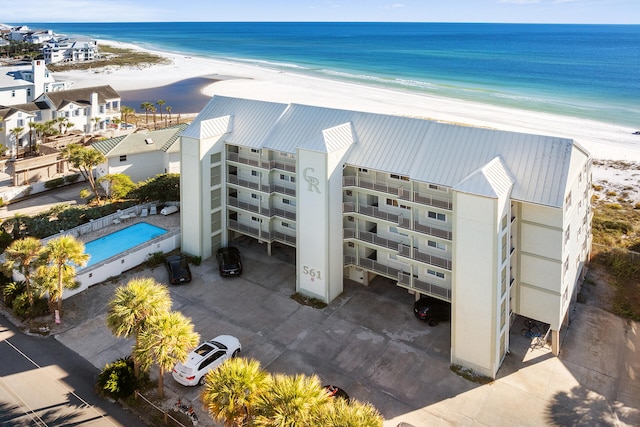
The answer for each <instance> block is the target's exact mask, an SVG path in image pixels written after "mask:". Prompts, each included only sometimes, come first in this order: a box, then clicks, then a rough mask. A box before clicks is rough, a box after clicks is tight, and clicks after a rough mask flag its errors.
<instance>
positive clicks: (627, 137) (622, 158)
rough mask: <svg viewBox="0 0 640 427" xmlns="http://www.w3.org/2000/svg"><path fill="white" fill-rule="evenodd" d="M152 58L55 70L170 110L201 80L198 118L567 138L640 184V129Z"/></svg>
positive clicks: (238, 66)
mask: <svg viewBox="0 0 640 427" xmlns="http://www.w3.org/2000/svg"><path fill="white" fill-rule="evenodd" d="M99 44H108V45H112V46H117V47H124V48H129V49H136V50H146V49H141V48H140V47H138V46H136V45H132V44H126V43H120V42H114V41H106V40H99ZM153 53H155V54H157V55H161V56H164V57H166V58H167V59H168V60H169V62H170V63H169V64H164V65H153V66H149V67H143V66H138V67H127V68H119V69H115V68H109V69H94V70H91V71H66V72H58V73H54V76H55V78H56V79H57V80H69V81H73V82H74V84H73V86H72V87H73V88H81V87H89V86H99V85H106V84H108V85H111V86H112V87H113V88H114V89H116V90H117V91H118V92H120V93H121V94H124V95H123V104H125V105H126V102H125V100H126V99H127V98H129V99H134V98H136V100H138V99H137V98H140V99H145V98H144V97H146V99H145V100H146V101H149V102H155V101H156V100H158V99H163V100H165V101H166V105H173V102H174V101H175V102H178V101H176V100H175V99H172V96H175V94H176V93H179V92H184V91H181V90H178V91H176V88H175V85H177V84H183V85H187V86H189V85H190V84H191V85H193V84H194V82H196V83H197V84H196V85H197V86H199V91H198V88H195V90H193V87H191V89H192V90H191V92H189V94H190V95H189V98H188V99H187V100H184V99H183V100H182V101H181V102H191V103H192V104H193V106H194V108H193V110H192V111H188V112H191V113H197V112H198V111H199V110H200V109H201V108H202V106H203V105H204V104H206V102H207V100H208V98H210V97H211V96H214V95H222V96H229V97H238V98H250V99H258V100H264V101H271V102H281V103H299V104H310V105H318V106H324V107H330V108H341V109H351V110H358V111H367V112H375V113H381V114H393V115H403V116H411V117H419V118H425V119H431V120H438V121H443V122H449V123H457V124H463V125H469V126H479V127H487V128H494V129H500V130H507V131H515V132H524V133H533V134H541V135H552V136H559V137H565V138H570V139H573V140H575V141H576V142H577V143H578V144H580V145H581V146H583V147H584V148H586V149H587V150H588V151H589V152H590V153H591V155H592V156H593V157H594V159H598V160H600V161H605V162H604V163H605V164H606V165H609V164H610V163H612V161H613V162H624V164H627V167H622V168H617V169H615V168H610V167H603V166H601V165H599V166H597V167H596V168H595V170H594V183H595V182H598V181H603V180H605V181H606V180H609V181H611V180H619V181H621V183H622V185H624V183H628V181H630V180H633V185H634V186H635V185H637V181H638V180H637V178H633V176H635V174H637V173H638V170H637V168H638V165H637V163H640V135H635V134H634V132H635V131H637V130H638V129H633V128H629V127H625V126H619V125H616V124H614V123H604V122H598V121H593V120H586V119H581V118H574V117H567V116H560V115H553V114H545V113H539V112H534V111H527V110H524V109H522V110H521V109H509V108H503V107H496V106H491V105H486V104H478V103H472V102H467V101H461V100H456V99H449V98H442V97H436V96H432V95H420V94H414V93H409V92H402V91H395V90H388V89H382V88H379V87H374V86H364V85H359V84H358V85H356V84H350V83H345V82H339V81H334V80H328V79H320V78H315V77H311V76H307V75H301V74H295V73H292V72H286V73H285V72H280V71H278V70H274V69H269V68H267V67H259V66H254V65H246V64H242V63H235V62H230V61H221V60H215V59H210V58H202V57H196V56H184V55H180V54H175V53H167V52H160V51H153ZM131 92H135V93H136V97H133V98H132V97H131V96H130V95H131ZM198 92H199V93H198ZM189 100H191V101H189ZM130 106H131V107H134V108H136V110H139V108H138V107H139V104H136V103H132V104H131V105H130ZM174 108H175V107H174ZM182 112H187V111H182ZM630 169H632V170H630Z"/></svg>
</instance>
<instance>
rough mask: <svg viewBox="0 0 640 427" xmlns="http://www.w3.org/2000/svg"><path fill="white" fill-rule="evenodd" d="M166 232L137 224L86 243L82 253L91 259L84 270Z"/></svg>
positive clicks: (145, 224) (141, 223)
mask: <svg viewBox="0 0 640 427" xmlns="http://www.w3.org/2000/svg"><path fill="white" fill-rule="evenodd" d="M166 232H167V230H165V229H164V228H160V227H156V226H155V225H151V224H148V223H146V222H138V223H136V224H133V225H130V226H129V227H126V228H123V229H122V230H118V231H116V232H113V233H111V234H107V235H106V236H102V237H100V238H99V239H96V240H92V241H90V242H87V243H86V244H85V249H84V251H85V253H87V254H89V255H90V256H91V258H89V262H88V263H87V265H86V266H85V267H84V268H87V267H90V266H92V265H94V264H97V263H99V262H100V261H104V260H105V259H108V258H111V257H112V256H114V255H117V254H119V253H120V252H124V251H126V250H128V249H131V248H133V247H136V246H138V245H139V244H141V243H144V242H146V241H148V240H151V239H153V238H155V237H158V236H161V235H163V234H164V233H166Z"/></svg>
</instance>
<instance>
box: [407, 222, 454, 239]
mask: <svg viewBox="0 0 640 427" xmlns="http://www.w3.org/2000/svg"><path fill="white" fill-rule="evenodd" d="M398 226H399V227H401V228H405V229H407V230H413V231H417V232H419V233H422V234H428V235H430V236H435V237H440V238H442V239H446V240H451V239H452V237H453V233H452V232H451V231H449V230H443V229H441V228H437V227H432V226H430V225H425V224H421V223H420V222H418V221H413V226H412V223H411V220H410V219H409V218H404V217H401V218H400V220H399V221H398Z"/></svg>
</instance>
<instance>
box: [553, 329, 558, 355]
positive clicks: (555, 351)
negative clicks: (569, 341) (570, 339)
mask: <svg viewBox="0 0 640 427" xmlns="http://www.w3.org/2000/svg"><path fill="white" fill-rule="evenodd" d="M551 353H553V355H554V356H556V357H557V356H558V355H559V354H560V331H554V330H552V331H551Z"/></svg>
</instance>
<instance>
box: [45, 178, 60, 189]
mask: <svg viewBox="0 0 640 427" xmlns="http://www.w3.org/2000/svg"><path fill="white" fill-rule="evenodd" d="M63 185H64V178H55V179H51V180H49V181H47V182H45V183H44V188H46V189H47V190H52V189H54V188H58V187H62V186H63Z"/></svg>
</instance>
